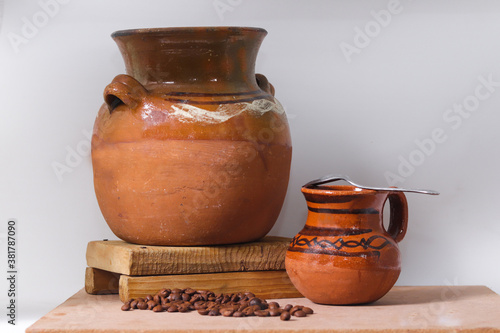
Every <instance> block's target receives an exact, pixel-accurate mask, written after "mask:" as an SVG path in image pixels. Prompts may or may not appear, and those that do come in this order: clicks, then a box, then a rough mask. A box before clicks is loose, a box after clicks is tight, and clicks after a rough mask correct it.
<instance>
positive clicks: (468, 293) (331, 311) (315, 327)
mask: <svg viewBox="0 0 500 333" xmlns="http://www.w3.org/2000/svg"><path fill="white" fill-rule="evenodd" d="M277 301H278V302H279V303H280V304H282V305H284V304H294V305H295V304H299V305H306V306H309V307H311V308H313V310H314V311H315V313H314V314H312V315H309V316H307V317H305V318H296V317H292V319H291V320H290V321H281V320H280V319H279V317H266V318H261V317H245V318H233V317H230V318H226V317H222V316H218V317H209V316H201V315H199V314H198V313H197V312H196V311H193V312H189V313H167V312H161V313H155V312H152V311H141V310H134V311H121V309H120V307H121V305H122V303H121V302H120V300H119V298H118V295H89V294H87V293H86V292H85V291H84V290H83V289H82V290H80V291H79V292H77V293H76V294H75V295H73V296H72V297H71V298H69V299H68V300H67V301H66V302H64V303H63V304H61V305H60V306H58V307H57V308H55V309H54V310H52V311H51V312H49V313H48V314H47V315H45V316H44V317H42V318H41V319H40V320H38V321H37V322H36V323H35V324H33V325H32V326H31V327H29V328H28V329H27V330H26V332H27V333H42V332H44V333H46V332H74V333H76V332H78V333H84V332H94V333H95V332H134V333H136V332H144V333H149V332H189V331H190V332H241V331H251V332H290V331H295V332H345V331H351V332H387V331H391V332H423V331H429V330H432V331H433V332H452V331H457V330H466V331H468V332H500V296H499V295H497V294H496V293H494V292H493V291H491V290H490V289H488V288H487V287H485V286H426V287H394V288H393V289H392V290H391V291H390V292H389V293H388V294H387V295H386V296H384V297H383V298H382V299H380V300H379V301H377V302H375V303H372V304H368V305H356V306H329V305H318V304H314V303H312V302H310V301H309V300H307V299H305V298H289V299H280V300H277Z"/></svg>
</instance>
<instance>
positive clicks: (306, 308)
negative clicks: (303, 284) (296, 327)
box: [302, 306, 314, 315]
mask: <svg viewBox="0 0 500 333" xmlns="http://www.w3.org/2000/svg"><path fill="white" fill-rule="evenodd" d="M302 311H304V312H305V313H306V314H308V315H310V314H313V313H314V311H313V309H311V308H308V307H307V306H304V307H303V308H302Z"/></svg>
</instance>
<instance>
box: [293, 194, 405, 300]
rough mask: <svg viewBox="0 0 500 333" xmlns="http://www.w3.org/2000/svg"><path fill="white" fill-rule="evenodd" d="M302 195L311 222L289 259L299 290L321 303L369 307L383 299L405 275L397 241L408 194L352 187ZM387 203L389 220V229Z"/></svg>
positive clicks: (296, 239)
mask: <svg viewBox="0 0 500 333" xmlns="http://www.w3.org/2000/svg"><path fill="white" fill-rule="evenodd" d="M302 193H303V194H304V196H305V199H306V202H307V209H308V217H307V221H306V224H305V226H304V228H303V229H302V230H301V231H300V232H299V233H298V234H297V235H296V236H295V237H294V238H293V240H292V242H291V244H290V247H289V249H288V251H287V254H286V260H285V265H286V271H287V273H288V275H289V276H290V279H291V281H292V282H293V284H294V285H295V287H296V288H297V290H298V291H299V292H301V293H302V294H303V295H304V296H305V297H307V298H309V299H310V300H311V301H313V302H316V303H321V304H360V303H368V302H373V301H376V300H377V299H379V298H381V297H382V296H384V295H385V294H386V293H387V292H388V291H389V290H390V289H391V288H392V286H393V285H394V284H395V283H396V280H397V279H398V277H399V273H400V272H401V262H400V253H399V248H398V245H397V243H398V242H400V241H401V240H402V239H403V237H404V236H405V233H406V227H407V221H408V209H407V202H406V198H405V196H404V194H403V193H401V192H387V191H374V190H363V189H359V188H356V187H353V186H311V187H302ZM387 200H389V202H390V222H389V227H388V229H387V230H385V228H384V225H383V218H382V212H383V207H384V204H385V203H386V201H387Z"/></svg>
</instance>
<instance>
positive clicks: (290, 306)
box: [283, 304, 293, 311]
mask: <svg viewBox="0 0 500 333" xmlns="http://www.w3.org/2000/svg"><path fill="white" fill-rule="evenodd" d="M292 308H293V305H292V304H287V305H285V307H284V308H283V310H284V311H290V310H291V309H292Z"/></svg>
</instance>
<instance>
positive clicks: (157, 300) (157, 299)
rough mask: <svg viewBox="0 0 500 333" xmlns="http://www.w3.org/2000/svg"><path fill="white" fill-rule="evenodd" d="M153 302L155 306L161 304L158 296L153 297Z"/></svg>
mask: <svg viewBox="0 0 500 333" xmlns="http://www.w3.org/2000/svg"><path fill="white" fill-rule="evenodd" d="M153 301H155V302H156V303H157V304H160V303H161V300H160V296H159V295H158V294H156V295H154V296H153Z"/></svg>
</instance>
